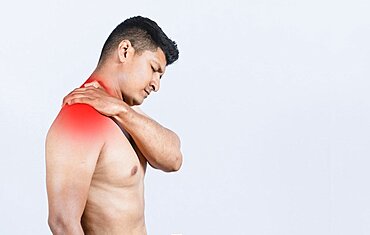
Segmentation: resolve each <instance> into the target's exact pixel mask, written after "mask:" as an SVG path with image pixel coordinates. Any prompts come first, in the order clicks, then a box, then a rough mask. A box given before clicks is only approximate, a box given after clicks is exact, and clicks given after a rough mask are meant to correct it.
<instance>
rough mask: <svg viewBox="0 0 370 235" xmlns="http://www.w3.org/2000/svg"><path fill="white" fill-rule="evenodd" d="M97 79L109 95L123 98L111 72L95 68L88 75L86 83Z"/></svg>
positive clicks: (115, 78)
mask: <svg viewBox="0 0 370 235" xmlns="http://www.w3.org/2000/svg"><path fill="white" fill-rule="evenodd" d="M93 81H97V82H99V84H100V85H101V86H102V87H103V88H104V90H105V91H106V92H108V93H109V94H110V95H112V96H114V97H116V98H119V99H121V100H123V97H122V93H121V89H120V87H119V84H118V82H117V77H116V76H114V75H113V74H108V73H104V72H102V71H99V70H95V71H94V72H93V73H92V74H91V75H90V77H89V78H88V79H87V80H86V82H85V83H84V84H86V83H89V82H93Z"/></svg>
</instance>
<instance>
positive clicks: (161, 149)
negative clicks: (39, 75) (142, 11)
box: [46, 16, 182, 235]
mask: <svg viewBox="0 0 370 235" xmlns="http://www.w3.org/2000/svg"><path fill="white" fill-rule="evenodd" d="M177 59H178V50H177V46H176V44H175V42H173V41H172V40H170V39H169V38H168V37H167V36H166V35H165V34H164V33H163V31H162V30H161V29H160V27H159V26H158V25H157V24H156V23H155V22H153V21H151V20H150V19H147V18H144V17H140V16H138V17H133V18H130V19H127V20H125V21H124V22H122V23H121V24H120V25H118V26H117V27H116V29H114V30H113V32H112V33H111V35H110V36H109V37H108V39H107V41H106V42H105V44H104V47H103V50H102V53H101V56H100V59H99V63H98V65H97V68H96V69H95V70H94V72H93V73H92V75H91V76H90V77H89V79H88V80H87V81H86V82H85V83H84V85H83V86H81V88H78V89H76V90H74V91H73V92H71V93H70V94H69V95H68V96H66V97H65V99H64V105H63V107H62V109H61V111H60V113H59V114H58V116H57V117H56V119H55V121H54V122H53V124H52V126H51V127H50V130H49V132H48V135H47V138H46V181H47V192H48V202H49V218H48V223H49V226H50V229H51V231H52V232H53V234H63V235H66V234H67V235H68V234H73V235H75V234H76V235H77V234H119V235H122V234H146V227H145V220H144V182H143V180H144V175H145V170H146V166H147V163H149V164H150V165H151V166H152V167H154V168H156V169H160V170H163V171H165V172H171V171H177V170H179V168H180V166H181V164H182V154H181V151H180V140H179V138H178V136H177V135H176V134H175V133H174V132H172V131H171V130H169V129H167V128H165V127H163V126H161V125H160V124H158V123H157V122H155V121H154V120H153V119H151V118H149V117H148V116H146V115H145V114H144V113H143V112H142V111H140V109H138V108H137V107H136V105H140V104H141V103H142V102H143V101H144V99H145V98H146V97H148V96H149V95H150V93H151V92H152V91H158V89H159V85H160V78H161V77H162V75H163V73H164V72H165V68H166V66H167V65H169V64H171V63H173V62H174V61H176V60H177ZM134 106H135V107H134Z"/></svg>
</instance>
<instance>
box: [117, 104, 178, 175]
mask: <svg viewBox="0 0 370 235" xmlns="http://www.w3.org/2000/svg"><path fill="white" fill-rule="evenodd" d="M114 118H115V120H116V121H117V122H118V123H119V124H120V125H121V126H122V127H123V128H124V129H125V130H126V131H127V132H128V133H129V134H130V135H131V136H132V138H133V140H134V141H135V144H136V145H137V147H138V148H139V150H140V151H141V152H142V153H143V155H144V156H145V158H146V159H147V160H148V162H149V163H150V164H151V165H152V166H153V167H155V168H158V169H161V170H163V171H167V172H169V171H177V170H178V169H179V168H180V166H181V164H182V154H181V151H180V139H179V137H178V136H177V135H176V134H175V133H174V132H173V131H171V130H169V129H167V128H165V127H163V126H162V125H160V124H159V123H157V122H156V121H154V120H152V119H150V118H149V117H146V116H145V115H142V114H140V113H138V112H136V111H135V110H133V109H132V108H127V107H125V108H123V109H122V111H121V112H119V113H118V114H117V115H115V116H114Z"/></svg>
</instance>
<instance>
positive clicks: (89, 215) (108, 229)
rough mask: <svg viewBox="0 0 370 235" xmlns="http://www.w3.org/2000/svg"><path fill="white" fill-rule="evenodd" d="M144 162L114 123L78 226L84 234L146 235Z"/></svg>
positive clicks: (97, 164) (100, 157) (98, 162)
mask: <svg viewBox="0 0 370 235" xmlns="http://www.w3.org/2000/svg"><path fill="white" fill-rule="evenodd" d="M145 168H146V161H145V159H144V158H143V156H142V154H141V153H140V152H135V150H134V148H133V147H132V145H131V144H130V142H129V141H128V139H127V137H126V136H125V135H124V134H123V133H122V131H121V130H120V129H119V127H118V126H117V125H116V124H114V123H113V126H112V129H111V131H110V134H109V139H107V140H106V143H105V145H104V147H103V149H102V151H101V154H100V156H99V159H98V161H97V163H96V168H95V172H94V174H93V177H92V181H91V185H90V190H89V195H88V198H87V201H86V206H85V210H84V213H83V216H82V218H81V225H82V227H83V229H84V232H85V234H112V235H115V234H120V235H121V234H122V235H124V234H140V235H143V234H146V229H145V219H144V174H145Z"/></svg>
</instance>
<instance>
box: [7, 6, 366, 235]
mask: <svg viewBox="0 0 370 235" xmlns="http://www.w3.org/2000/svg"><path fill="white" fill-rule="evenodd" d="M369 12H370V2H369V1H367V0H352V1H349V0H347V1H342V0H338V1H334V0H320V1H319V0H310V1H309V0H302V1H293V0H279V1H278V0H276V1H275V0H258V1H257V0H246V1H241V0H240V1H236V0H214V1H211V0H207V1H201V0H187V1H170V0H158V1H70V0H69V1H57V0H48V1H46V0H44V1H40V0H39V1H37V0H36V1H24V0H23V1H8V2H4V1H3V2H2V4H1V7H0V30H1V37H0V72H1V74H0V79H1V83H0V93H1V96H0V110H1V111H0V112H1V115H0V128H1V141H0V143H1V158H0V166H1V171H0V234H2V235H8V234H10V235H13V234H16V235H18V234H19V235H20V234H22V235H23V234H40V235H43V234H51V233H50V231H49V228H48V226H47V198H46V189H45V164H44V139H45V135H46V133H47V130H48V128H49V126H50V124H51V123H52V121H53V120H54V118H55V116H56V115H57V113H58V111H59V109H60V105H61V102H62V98H63V97H64V96H65V95H66V94H67V93H69V92H70V91H71V90H72V89H74V88H76V87H78V86H80V85H81V84H82V82H83V81H85V80H86V79H87V78H88V76H89V75H90V73H91V72H92V71H93V69H94V68H95V66H96V63H97V60H98V58H99V54H100V51H101V48H102V45H103V43H104V41H105V39H106V38H107V36H108V35H109V33H110V32H111V31H112V30H113V28H114V27H115V26H116V25H117V24H119V23H120V22H121V21H123V20H124V19H126V18H128V17H131V16H135V15H143V16H147V17H149V18H151V19H153V20H155V21H156V22H157V23H158V24H159V25H160V26H161V27H162V28H163V30H164V31H165V32H166V34H167V35H169V36H170V37H171V38H172V39H173V40H175V41H176V42H177V43H178V46H179V49H180V59H179V61H178V62H176V63H175V64H174V65H171V66H169V67H168V69H167V72H166V74H165V76H164V77H163V78H162V84H161V90H160V91H159V92H158V93H156V94H154V95H153V96H151V97H150V98H149V99H147V100H146V101H145V104H144V105H143V110H144V111H145V112H146V113H147V114H148V115H150V116H151V117H153V118H154V119H156V120H157V121H158V122H160V123H161V124H163V125H164V126H166V127H169V128H170V129H172V130H174V131H175V132H177V133H178V134H179V136H180V137H181V139H182V151H183V154H184V157H185V159H184V164H183V167H182V169H181V171H179V172H177V173H171V174H167V173H163V172H160V171H156V170H153V169H149V168H148V173H147V176H146V179H145V184H146V188H145V190H146V191H145V197H146V223H147V227H148V233H149V234H153V235H169V234H171V233H182V234H184V235H198V234H212V235H213V234H217V235H224V234H253V235H297V234H299V235H305V234H307V235H312V234H315V235H318V234H320V235H321V234H322V235H327V234H330V235H342V234H343V235H344V234H348V235H349V234H351V235H353V234H356V235H362V234H370V203H369V200H370V189H369V178H370V171H369V168H370V159H369V153H370V145H369V141H370V121H369V119H370V109H369V108H370V107H369V106H370V105H369V99H370V95H369V90H370V82H369V75H370V70H369V68H370V66H369V62H370V46H369V42H370V16H369Z"/></svg>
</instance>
